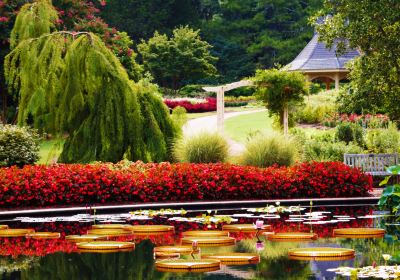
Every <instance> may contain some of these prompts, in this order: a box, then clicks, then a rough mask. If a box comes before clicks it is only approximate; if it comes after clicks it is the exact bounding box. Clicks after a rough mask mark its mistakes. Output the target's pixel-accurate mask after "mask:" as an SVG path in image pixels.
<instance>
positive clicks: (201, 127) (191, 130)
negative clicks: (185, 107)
mask: <svg viewBox="0 0 400 280" xmlns="http://www.w3.org/2000/svg"><path fill="white" fill-rule="evenodd" d="M263 111H266V109H257V110H249V111H242V112H229V113H225V115H224V116H225V118H224V119H225V120H226V119H229V118H232V117H236V116H240V115H247V114H253V113H257V112H263ZM202 131H207V132H217V115H216V114H215V115H212V116H206V117H201V118H197V119H193V120H189V121H188V122H187V123H186V124H185V125H184V126H183V134H184V136H191V135H195V134H197V133H200V132H202ZM225 137H226V135H225ZM226 139H227V141H228V143H229V147H230V151H229V152H230V154H231V155H232V156H237V155H239V154H241V153H242V152H243V151H244V149H245V147H244V145H243V144H241V143H239V142H236V141H234V140H232V139H230V138H228V137H226Z"/></svg>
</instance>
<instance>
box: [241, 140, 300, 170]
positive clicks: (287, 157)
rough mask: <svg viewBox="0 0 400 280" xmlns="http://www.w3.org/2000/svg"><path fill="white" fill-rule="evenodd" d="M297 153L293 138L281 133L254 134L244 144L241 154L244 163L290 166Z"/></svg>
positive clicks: (263, 165)
mask: <svg viewBox="0 0 400 280" xmlns="http://www.w3.org/2000/svg"><path fill="white" fill-rule="evenodd" d="M296 155H297V147H296V144H295V142H294V141H293V139H291V138H287V137H285V136H283V135H281V134H273V135H263V134H259V135H256V136H255V137H254V138H253V139H251V140H250V141H249V142H248V143H247V145H246V151H245V152H244V153H243V155H242V160H241V161H242V163H243V164H244V165H252V166H258V167H268V166H271V165H274V164H277V165H279V166H290V165H292V164H293V163H294V161H295V158H296Z"/></svg>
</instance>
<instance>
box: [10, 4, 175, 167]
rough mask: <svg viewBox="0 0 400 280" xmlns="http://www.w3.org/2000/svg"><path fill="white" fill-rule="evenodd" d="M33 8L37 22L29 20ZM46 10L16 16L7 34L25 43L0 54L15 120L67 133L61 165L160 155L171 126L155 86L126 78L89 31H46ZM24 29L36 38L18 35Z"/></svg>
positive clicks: (49, 14) (38, 7)
mask: <svg viewBox="0 0 400 280" xmlns="http://www.w3.org/2000/svg"><path fill="white" fill-rule="evenodd" d="M44 10H47V11H46V12H45V13H44V12H43V13H41V15H42V17H40V18H39V17H38V14H37V13H38V12H39V11H44ZM35 13H36V15H35V18H38V19H39V20H40V24H38V25H36V24H32V21H31V19H32V18H33V16H32V15H33V14H35ZM54 14H55V10H54V8H53V6H51V4H50V2H49V1H48V0H38V1H36V2H34V3H33V4H27V5H26V6H24V7H23V9H22V10H21V12H20V13H19V14H18V17H17V20H16V22H20V23H21V24H20V25H17V26H18V28H16V29H14V30H13V34H14V37H15V38H24V39H25V40H20V41H19V43H18V45H16V47H15V48H14V49H13V50H12V51H11V53H10V54H8V55H7V56H6V59H5V66H4V68H5V77H6V81H7V84H8V85H9V88H10V91H11V92H13V93H14V94H15V95H16V96H18V99H19V113H18V124H19V125H26V124H30V125H31V126H33V127H35V128H37V129H40V130H41V131H45V132H47V133H51V134H57V135H62V134H67V135H68V137H67V139H66V141H65V144H64V147H63V151H62V154H61V156H60V160H61V161H62V162H91V161H111V162H116V161H119V160H121V159H123V158H126V159H129V160H139V159H140V160H144V161H162V160H166V159H168V157H169V147H170V145H171V143H172V141H173V140H174V137H175V135H176V133H177V129H176V127H175V126H174V124H173V122H172V120H171V118H170V117H169V112H168V110H167V108H166V107H165V105H164V104H163V102H162V100H161V98H160V97H159V96H158V95H157V93H156V91H157V88H156V87H155V86H154V85H151V84H149V83H147V82H145V81H142V82H140V83H135V82H133V81H132V80H130V79H129V76H128V74H127V72H126V70H125V69H124V68H123V66H122V65H121V62H120V61H119V60H118V58H117V57H116V56H115V55H114V53H113V52H112V51H111V50H109V49H108V48H107V47H106V45H105V44H104V42H103V40H102V39H100V38H99V37H98V36H97V35H95V34H94V33H90V32H79V33H76V32H68V31H55V32H52V33H48V30H49V28H47V29H45V28H42V26H50V27H52V25H51V23H49V22H51V21H52V20H54ZM25 20H27V22H25ZM45 21H47V22H48V24H47V25H46V24H45V23H44V22H45ZM25 29H29V30H30V31H29V32H31V33H29V34H34V35H35V36H38V37H33V38H27V37H28V36H26V37H23V36H21V34H27V30H25ZM50 29H51V28H50ZM12 45H13V46H14V44H12Z"/></svg>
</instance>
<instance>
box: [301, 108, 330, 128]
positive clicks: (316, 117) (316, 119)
mask: <svg viewBox="0 0 400 280" xmlns="http://www.w3.org/2000/svg"><path fill="white" fill-rule="evenodd" d="M334 111H335V109H334V107H333V106H329V105H319V106H310V105H306V106H304V107H301V108H299V109H298V110H296V111H295V113H294V118H295V120H296V122H298V123H307V124H317V123H322V122H323V121H324V120H325V118H326V116H328V115H330V114H332V113H334Z"/></svg>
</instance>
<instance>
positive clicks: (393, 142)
mask: <svg viewBox="0 0 400 280" xmlns="http://www.w3.org/2000/svg"><path fill="white" fill-rule="evenodd" d="M366 145H367V149H368V151H369V152H371V153H397V152H398V151H399V147H400V135H399V132H398V131H397V128H396V126H395V125H394V124H390V125H389V127H388V129H371V130H369V131H368V132H367V136H366Z"/></svg>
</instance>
